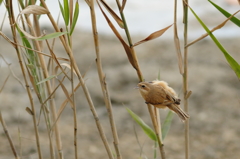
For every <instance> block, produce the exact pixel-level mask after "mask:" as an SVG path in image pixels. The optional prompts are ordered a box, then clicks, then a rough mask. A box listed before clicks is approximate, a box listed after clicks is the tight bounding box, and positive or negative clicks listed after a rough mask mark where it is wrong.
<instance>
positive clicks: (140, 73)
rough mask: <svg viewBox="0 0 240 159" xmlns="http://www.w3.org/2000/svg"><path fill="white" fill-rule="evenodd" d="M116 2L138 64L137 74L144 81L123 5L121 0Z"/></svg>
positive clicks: (135, 61) (134, 58)
mask: <svg viewBox="0 0 240 159" xmlns="http://www.w3.org/2000/svg"><path fill="white" fill-rule="evenodd" d="M116 2H117V6H118V9H119V11H120V15H121V18H122V21H123V24H124V30H125V33H126V36H127V39H128V43H129V46H130V48H131V52H132V56H133V60H134V63H135V64H136V71H137V75H138V78H139V81H140V82H142V81H144V79H143V75H142V72H141V69H140V67H139V63H138V58H137V55H136V52H135V50H134V48H133V47H132V45H133V43H132V39H131V36H130V32H129V30H128V25H127V22H126V19H125V16H124V13H123V10H122V9H121V8H122V6H121V4H120V2H119V0H116Z"/></svg>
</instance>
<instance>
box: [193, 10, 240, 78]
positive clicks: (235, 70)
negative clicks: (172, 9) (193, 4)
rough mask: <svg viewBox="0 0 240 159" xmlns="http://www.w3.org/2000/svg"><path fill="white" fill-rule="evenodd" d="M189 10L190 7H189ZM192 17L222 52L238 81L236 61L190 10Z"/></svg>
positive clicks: (239, 71) (238, 74)
mask: <svg viewBox="0 0 240 159" xmlns="http://www.w3.org/2000/svg"><path fill="white" fill-rule="evenodd" d="M189 8H190V7H189ZM190 10H191V12H192V13H193V15H194V16H195V17H196V19H197V20H198V22H199V23H200V24H201V25H202V27H203V28H204V29H205V30H206V32H207V33H208V34H209V36H210V37H211V38H212V40H213V41H214V42H215V44H216V45H217V47H218V48H219V49H220V50H221V51H222V53H223V54H224V56H225V58H226V60H227V61H228V63H229V65H230V66H231V68H232V69H233V71H234V72H235V73H236V75H237V77H238V78H239V79H240V65H239V64H238V63H237V61H235V60H234V58H233V57H232V56H231V55H230V54H229V53H228V52H227V51H226V50H225V48H224V47H223V46H222V45H221V43H220V42H219V41H218V40H217V38H216V37H215V36H214V35H213V33H212V32H211V31H210V30H209V29H208V27H207V26H206V25H205V24H204V23H203V22H202V20H201V19H200V18H199V17H198V16H197V14H196V13H195V12H194V11H193V10H192V9H191V8H190Z"/></svg>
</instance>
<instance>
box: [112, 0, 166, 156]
mask: <svg viewBox="0 0 240 159" xmlns="http://www.w3.org/2000/svg"><path fill="white" fill-rule="evenodd" d="M116 2H117V6H118V9H119V11H120V15H121V18H122V21H123V24H124V30H125V33H126V36H127V39H128V42H129V46H130V48H131V52H132V56H133V60H134V63H135V64H136V68H135V69H136V71H137V75H138V78H139V81H141V82H142V81H144V78H143V75H142V72H141V70H140V67H139V64H138V59H137V56H136V53H135V50H134V48H133V47H132V45H133V44H132V40H131V36H130V33H129V30H128V26H127V22H126V19H125V16H124V13H123V9H122V6H121V4H120V2H119V0H116ZM147 106H148V110H149V113H150V116H151V119H152V123H153V126H154V129H155V133H156V136H157V140H158V144H159V150H160V154H161V157H162V159H165V158H166V157H165V151H164V145H163V142H162V132H161V123H160V115H159V113H157V111H155V112H153V110H152V109H153V108H152V106H151V105H150V104H148V105H147Z"/></svg>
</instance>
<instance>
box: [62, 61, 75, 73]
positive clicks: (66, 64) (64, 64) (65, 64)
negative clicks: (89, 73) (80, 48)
mask: <svg viewBox="0 0 240 159" xmlns="http://www.w3.org/2000/svg"><path fill="white" fill-rule="evenodd" d="M60 65H62V66H66V67H67V68H69V69H70V70H71V66H70V65H69V64H68V63H61V64H60ZM73 69H74V68H73ZM73 73H74V74H75V75H76V76H77V73H76V71H75V70H73Z"/></svg>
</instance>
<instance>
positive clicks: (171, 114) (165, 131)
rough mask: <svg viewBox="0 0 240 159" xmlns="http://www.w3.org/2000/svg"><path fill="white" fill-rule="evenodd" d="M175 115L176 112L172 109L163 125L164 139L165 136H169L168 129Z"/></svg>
mask: <svg viewBox="0 0 240 159" xmlns="http://www.w3.org/2000/svg"><path fill="white" fill-rule="evenodd" d="M173 117H174V113H173V112H172V111H171V110H169V112H168V114H167V117H166V119H165V120H164V123H163V126H162V140H164V138H165V137H166V136H167V133H168V131H169V130H170V127H171V124H172V119H173Z"/></svg>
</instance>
